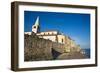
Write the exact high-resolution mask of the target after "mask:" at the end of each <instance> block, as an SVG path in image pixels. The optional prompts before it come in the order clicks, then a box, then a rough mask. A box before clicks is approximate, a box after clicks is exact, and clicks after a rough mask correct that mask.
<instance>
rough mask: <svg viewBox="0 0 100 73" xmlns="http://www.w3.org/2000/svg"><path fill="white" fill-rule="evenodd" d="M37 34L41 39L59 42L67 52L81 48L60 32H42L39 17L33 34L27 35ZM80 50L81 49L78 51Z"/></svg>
mask: <svg viewBox="0 0 100 73" xmlns="http://www.w3.org/2000/svg"><path fill="white" fill-rule="evenodd" d="M32 33H35V34H36V35H37V36H38V37H39V38H43V39H47V40H51V41H52V42H57V43H60V44H64V49H65V51H66V52H70V51H74V50H75V51H76V49H77V51H78V50H80V46H78V45H76V43H75V41H74V40H72V39H71V38H70V37H69V36H66V35H64V34H62V33H60V32H59V31H44V32H41V31H40V23H39V17H37V19H36V21H35V24H33V26H32V32H25V34H28V35H31V34H32ZM78 48H79V49H78Z"/></svg>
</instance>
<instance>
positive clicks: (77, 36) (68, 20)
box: [24, 11, 90, 49]
mask: <svg viewBox="0 0 100 73" xmlns="http://www.w3.org/2000/svg"><path fill="white" fill-rule="evenodd" d="M38 16H39V20H40V28H41V29H40V30H41V31H47V30H59V31H60V32H62V33H63V34H65V35H66V36H70V37H71V38H72V39H73V40H75V42H76V43H77V44H79V45H80V46H81V48H84V49H86V48H90V14H79V13H78V14H77V13H58V12H34V11H25V12H24V32H26V31H32V25H34V23H35V21H36V18H37V17H38Z"/></svg>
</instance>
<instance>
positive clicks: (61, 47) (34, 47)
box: [24, 33, 84, 61]
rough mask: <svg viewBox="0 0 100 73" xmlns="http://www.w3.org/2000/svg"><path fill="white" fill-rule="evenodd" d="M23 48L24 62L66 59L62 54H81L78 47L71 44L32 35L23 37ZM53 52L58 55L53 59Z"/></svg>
mask: <svg viewBox="0 0 100 73" xmlns="http://www.w3.org/2000/svg"><path fill="white" fill-rule="evenodd" d="M66 40H68V39H66ZM68 42H69V41H68ZM24 48H25V50H24V59H25V61H40V60H53V59H68V56H64V57H62V56H61V55H62V54H64V53H65V54H68V55H69V54H71V53H76V52H78V53H80V54H81V52H80V47H79V46H77V45H75V46H74V47H73V46H71V44H69V43H67V42H66V44H61V43H57V42H52V41H51V40H46V39H43V38H39V37H38V36H37V35H36V34H34V33H33V34H32V35H25V38H24ZM53 50H54V51H55V52H58V53H59V55H57V56H56V57H55V55H53V53H52V52H53ZM68 50H69V51H68ZM54 54H55V53H54ZM81 55H82V54H81ZM75 58H77V57H75ZM80 58H84V56H83V55H82V56H81V57H80Z"/></svg>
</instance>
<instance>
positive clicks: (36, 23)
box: [34, 16, 39, 26]
mask: <svg viewBox="0 0 100 73" xmlns="http://www.w3.org/2000/svg"><path fill="white" fill-rule="evenodd" d="M34 25H36V26H39V16H38V17H37V19H36V21H35V24H34Z"/></svg>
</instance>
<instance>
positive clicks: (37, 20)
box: [32, 17, 40, 33]
mask: <svg viewBox="0 0 100 73" xmlns="http://www.w3.org/2000/svg"><path fill="white" fill-rule="evenodd" d="M32 32H34V33H39V32H40V24H39V17H37V19H36V21H35V24H34V25H33V26H32Z"/></svg>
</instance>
